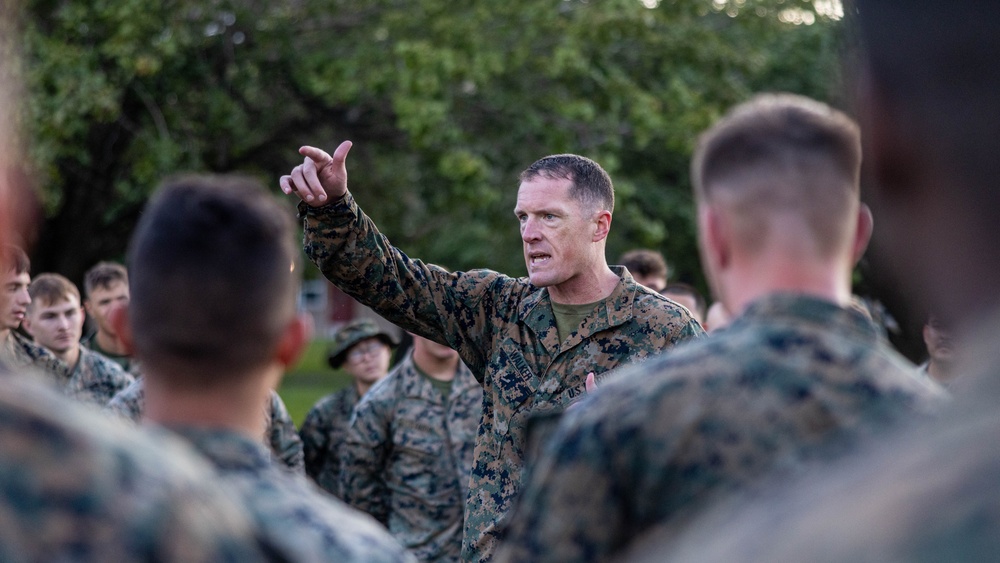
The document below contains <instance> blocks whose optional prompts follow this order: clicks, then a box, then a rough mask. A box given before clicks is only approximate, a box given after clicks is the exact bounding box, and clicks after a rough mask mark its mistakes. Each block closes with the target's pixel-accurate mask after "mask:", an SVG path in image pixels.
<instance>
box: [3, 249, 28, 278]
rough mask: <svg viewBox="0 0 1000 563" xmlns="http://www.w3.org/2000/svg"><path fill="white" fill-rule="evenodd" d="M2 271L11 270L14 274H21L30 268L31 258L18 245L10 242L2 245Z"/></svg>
mask: <svg viewBox="0 0 1000 563" xmlns="http://www.w3.org/2000/svg"><path fill="white" fill-rule="evenodd" d="M0 260H2V264H0V266H2V267H3V271H5V272H10V271H13V272H14V273H15V274H23V273H26V272H28V271H29V270H31V260H29V259H28V255H27V254H25V252H24V251H23V250H21V248H20V247H18V246H14V245H12V244H5V245H3V254H2V255H0Z"/></svg>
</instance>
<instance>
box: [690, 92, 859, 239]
mask: <svg viewBox="0 0 1000 563" xmlns="http://www.w3.org/2000/svg"><path fill="white" fill-rule="evenodd" d="M860 170H861V134H860V131H859V129H858V126H857V124H856V123H855V122H854V121H853V120H852V119H851V118H849V117H848V116H847V115H845V114H844V113H842V112H840V111H837V110H835V109H833V108H831V107H830V106H828V105H826V104H823V103H821V102H817V101H815V100H812V99H809V98H806V97H803V96H796V95H792V94H762V95H758V96H755V97H754V98H753V99H751V100H750V101H748V102H746V103H743V104H740V105H738V106H736V107H735V108H733V109H732V110H731V111H730V112H729V113H727V114H726V115H725V116H724V117H723V118H722V119H720V120H719V122H718V123H716V124H715V125H714V126H713V127H711V128H710V129H709V130H708V131H706V132H705V133H703V134H702V136H701V137H700V139H699V142H698V147H697V149H696V150H695V154H694V157H693V158H692V162H691V178H692V183H693V187H694V192H695V198H696V199H697V201H698V202H699V203H714V202H716V201H721V200H725V201H726V202H727V203H728V204H730V205H731V206H732V207H733V208H734V209H736V210H737V213H738V214H739V217H738V218H739V225H740V228H741V231H742V232H740V236H741V240H742V242H743V243H744V244H746V245H747V248H749V249H754V248H759V247H760V245H761V244H763V241H764V240H765V239H766V236H767V235H768V224H767V218H768V216H769V214H770V213H773V212H784V211H792V212H795V213H801V214H802V215H803V217H804V218H805V219H806V220H807V224H808V225H809V227H810V229H811V230H812V233H813V238H814V239H815V243H816V245H817V248H818V249H819V251H820V252H822V253H825V254H829V253H832V252H833V251H834V250H835V249H839V248H841V247H843V245H844V243H845V242H846V239H845V237H847V235H848V233H849V232H850V231H849V229H850V226H851V225H853V215H854V213H856V210H857V207H858V201H859V192H860V184H859V175H860Z"/></svg>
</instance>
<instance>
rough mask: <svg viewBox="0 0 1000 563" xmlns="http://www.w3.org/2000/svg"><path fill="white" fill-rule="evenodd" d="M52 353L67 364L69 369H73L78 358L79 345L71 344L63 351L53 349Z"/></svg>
mask: <svg viewBox="0 0 1000 563" xmlns="http://www.w3.org/2000/svg"><path fill="white" fill-rule="evenodd" d="M52 353H53V354H54V355H55V357H57V358H59V359H60V360H62V362H63V363H64V364H66V365H67V366H69V368H70V369H73V368H75V367H76V362H77V361H78V360H79V359H80V346H79V345H77V346H73V347H72V348H70V349H68V350H66V351H65V352H56V351H54V350H53V351H52Z"/></svg>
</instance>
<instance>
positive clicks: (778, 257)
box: [719, 251, 851, 317]
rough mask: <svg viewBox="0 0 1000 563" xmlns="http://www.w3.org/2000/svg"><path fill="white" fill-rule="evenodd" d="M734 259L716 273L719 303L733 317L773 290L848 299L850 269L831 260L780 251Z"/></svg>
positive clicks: (832, 299)
mask: <svg viewBox="0 0 1000 563" xmlns="http://www.w3.org/2000/svg"><path fill="white" fill-rule="evenodd" d="M763 252H764V254H762V255H761V254H758V255H755V256H754V257H753V258H750V259H743V260H740V259H738V258H734V260H733V265H732V267H731V268H730V271H728V272H726V273H724V274H722V275H721V276H719V278H720V279H719V282H720V285H722V288H721V290H722V291H721V293H722V295H723V296H724V299H723V303H724V304H725V306H726V309H727V310H729V312H730V314H731V315H732V316H733V317H737V316H739V315H740V314H742V313H743V311H744V309H746V307H747V306H748V305H749V304H750V303H752V302H754V301H756V300H757V299H760V298H762V297H765V296H767V295H770V294H773V293H798V294H801V295H808V296H810V297H816V298H819V299H825V300H827V301H830V302H833V303H836V304H838V305H841V306H846V305H848V304H849V303H850V300H851V284H850V268H848V267H844V265H843V264H840V263H838V262H837V261H835V260H816V259H813V260H810V259H809V258H807V257H802V256H794V255H791V254H787V253H784V252H774V253H770V254H767V253H766V251H763Z"/></svg>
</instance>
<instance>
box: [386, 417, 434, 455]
mask: <svg viewBox="0 0 1000 563" xmlns="http://www.w3.org/2000/svg"><path fill="white" fill-rule="evenodd" d="M431 422H432V421H430V420H428V421H423V420H407V419H397V420H396V421H395V427H394V428H393V432H392V447H393V450H395V452H396V455H398V456H400V457H401V458H427V457H438V456H440V455H442V453H443V451H444V444H443V443H442V438H441V435H440V433H439V432H438V431H437V429H435V428H434V427H433V426H431Z"/></svg>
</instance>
